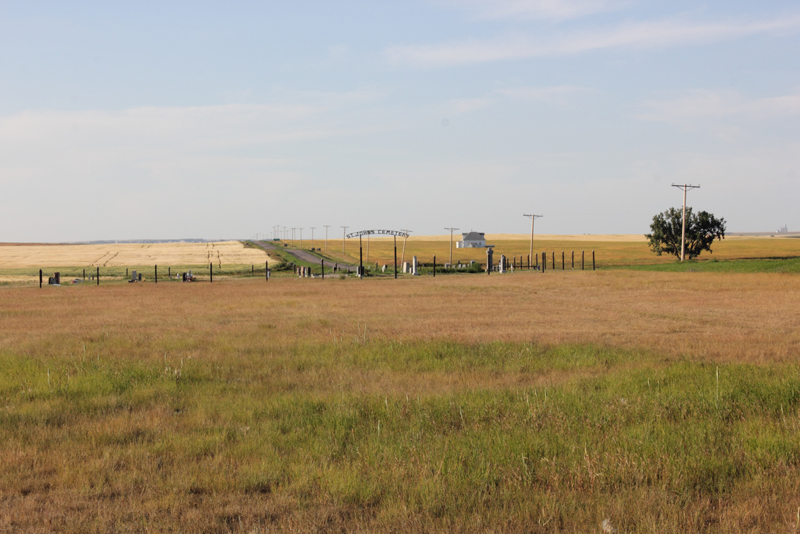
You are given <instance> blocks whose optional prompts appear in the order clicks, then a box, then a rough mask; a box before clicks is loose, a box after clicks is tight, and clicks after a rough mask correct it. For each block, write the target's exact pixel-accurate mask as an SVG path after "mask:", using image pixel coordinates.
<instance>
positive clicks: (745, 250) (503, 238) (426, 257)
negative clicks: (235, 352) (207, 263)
mask: <svg viewBox="0 0 800 534" xmlns="http://www.w3.org/2000/svg"><path fill="white" fill-rule="evenodd" d="M459 237H460V236H459ZM459 237H456V238H454V239H455V240H458V238H459ZM486 239H487V241H486V242H487V244H490V245H495V248H494V254H495V256H494V257H495V261H496V260H497V259H498V258H499V257H500V255H501V254H505V255H506V256H508V257H509V258H516V261H517V262H519V259H520V256H522V257H523V258H525V259H524V261H527V255H528V253H529V251H530V235H528V236H526V235H514V234H488V235H487V236H486ZM303 245H304V247H307V248H310V247H320V246H323V247H324V241H320V240H315V241H314V242H311V241H304V242H303ZM345 246H346V255H342V240H341V239H339V240H333V239H331V240H329V241H328V250H329V252H330V253H331V256H333V257H337V258H339V259H341V260H347V261H350V262H353V261H356V262H357V261H358V239H349V240H347V242H346V243H345ZM363 249H364V250H363V253H364V261H365V262H371V263H375V262H378V263H380V264H391V263H392V261H393V254H394V249H393V241H392V239H391V238H386V237H378V238H370V243H369V255H368V254H367V240H366V238H364V239H363ZM402 250H403V240H402V239H400V238H398V240H397V258H398V260H397V261H398V262H399V261H400V256H401V253H402ZM581 250H583V251H585V253H586V258H587V261H589V262H590V263H591V252H592V250H594V251H595V253H596V258H597V265H598V267H599V268H607V267H619V266H630V265H659V264H667V263H674V262H675V258H674V257H670V256H666V255H664V256H661V257H659V256H656V255H655V254H653V253H652V252H651V251H650V249H649V248H648V246H647V241H646V240H645V238H644V236H643V235H608V236H603V235H571V236H556V235H541V236H540V235H537V236H535V239H534V245H533V252H534V254H538V255H541V253H542V252H544V251H546V252H547V254H548V263H549V262H550V259H549V257H550V255H551V254H552V252H555V253H556V257H557V260H558V264H559V266H560V262H561V251H564V252H565V253H566V261H567V265H568V267H569V265H570V258H571V256H570V254H571V252H572V251H574V252H575V259H576V262H580V254H581ZM712 250H713V254H709V253H707V252H705V253H703V255H702V256H701V259H700V261H709V260H711V259H719V260H723V259H744V258H774V257H782V258H787V257H800V239H793V238H777V237H776V238H770V237H738V236H734V237H729V238H726V239H724V240H723V241H716V242H715V243H714V244H713V245H712ZM434 255H435V256H436V261H437V263H438V264H440V265H441V264H444V263H446V262H448V261H449V258H450V236H449V235H448V236H413V235H412V236H411V237H410V238H409V239H408V242H407V244H406V252H405V260H406V261H410V260H411V257H412V256H417V257H418V258H419V261H421V262H425V263H430V262H431V261H432V259H433V256H434ZM470 260H475V261H479V262H485V261H486V250H485V249H457V248H455V243H454V244H453V261H454V262H459V261H461V262H469V261H470ZM576 265H577V264H576Z"/></svg>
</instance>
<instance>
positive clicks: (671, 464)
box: [0, 334, 800, 532]
mask: <svg viewBox="0 0 800 534" xmlns="http://www.w3.org/2000/svg"><path fill="white" fill-rule="evenodd" d="M97 349H99V346H98V347H95V346H93V347H90V350H89V355H83V354H79V355H72V354H71V355H69V357H53V356H47V357H37V356H31V355H26V354H13V353H9V352H4V353H1V354H0V371H2V372H0V405H1V406H2V407H3V409H2V410H0V449H1V450H5V451H13V454H14V455H15V458H16V459H17V460H16V461H15V462H3V464H2V465H3V467H2V469H0V481H2V486H3V487H4V488H6V489H5V490H4V491H6V492H12V493H13V492H15V491H20V492H25V491H29V489H30V487H32V486H31V484H32V482H31V476H33V474H35V472H36V470H34V471H31V470H30V467H26V466H31V465H44V466H45V467H46V468H47V469H44V471H41V472H40V473H39V476H43V477H45V478H47V479H48V482H47V484H48V488H55V489H57V490H58V491H59V492H66V493H69V494H74V495H76V496H87V495H89V496H92V495H95V496H98V495H103V494H104V493H103V492H106V491H110V489H109V488H113V491H114V492H116V493H117V494H119V495H120V496H121V497H123V498H124V499H130V500H131V502H133V503H136V502H139V501H137V499H138V496H141V495H143V494H144V495H149V496H150V498H153V499H155V498H158V499H162V500H163V499H168V500H169V499H175V500H176V501H180V500H181V499H186V498H187V497H186V496H189V497H191V499H203V498H206V497H207V498H209V499H210V498H212V496H214V495H220V494H229V495H236V494H240V495H242V496H243V498H245V497H247V498H255V497H253V496H256V497H258V498H267V497H266V496H268V498H269V499H278V500H280V502H282V503H284V508H283V510H284V512H283V513H284V514H285V516H283V517H284V519H285V520H286V521H287V523H285V525H284V526H287V525H289V524H291V521H290V518H291V517H292V514H297V513H300V512H301V511H302V510H308V509H309V508H311V509H314V508H317V507H326V506H332V507H335V508H337V509H340V510H350V511H351V513H352V514H353V515H352V516H351V517H350V520H349V521H355V522H351V523H347V521H345V523H347V524H349V525H350V526H351V527H352V526H354V525H356V524H369V525H371V526H372V527H373V528H379V529H390V528H395V527H398V526H402V525H404V524H408V523H406V522H407V521H409V520H410V518H411V519H413V518H416V519H415V520H416V521H420V522H422V523H423V524H426V525H429V527H430V528H432V529H434V530H437V529H439V530H447V529H449V528H451V527H454V526H458V525H461V527H460V528H466V529H468V530H469V529H473V530H480V528H479V527H480V526H481V525H483V527H486V528H489V529H490V530H491V529H493V528H499V529H500V530H503V528H502V527H503V525H505V527H508V528H511V526H513V525H514V524H517V526H519V527H521V526H523V525H526V524H529V523H528V522H529V521H539V522H545V521H550V522H552V523H548V524H552V525H558V526H559V529H558V530H564V531H579V530H580V531H588V530H596V527H597V525H598V524H599V522H600V521H601V520H602V519H604V518H609V517H610V518H611V520H612V522H613V524H614V525H615V526H617V528H619V529H620V530H621V531H642V530H648V529H647V528H646V525H648V524H649V522H650V521H654V520H656V519H657V518H659V517H661V518H671V517H679V516H681V513H682V512H681V511H682V510H684V509H685V508H686V507H687V506H691V505H693V504H696V503H699V502H707V501H709V500H713V501H715V502H727V503H731V502H733V501H735V500H736V499H737V498H742V497H741V496H742V495H744V496H745V497H744V498H745V499H746V498H754V496H759V495H760V496H762V497H764V498H769V499H774V498H783V497H787V498H788V497H789V496H790V495H789V492H791V491H794V489H795V486H796V485H795V484H793V483H791V480H792V479H796V478H797V474H798V472H797V467H798V464H800V432H798V430H800V412H799V411H798V410H799V409H800V366H798V365H795V364H782V365H765V366H753V365H735V364H729V365H722V366H716V365H712V364H708V363H702V362H688V361H677V362H675V361H672V362H670V361H666V360H662V359H660V358H658V357H657V356H654V355H648V354H642V353H634V352H624V351H615V350H611V349H605V348H601V347H594V346H554V347H546V346H539V345H534V344H518V343H488V344H474V345H464V344H456V343H446V342H433V343H425V342H418V343H394V342H385V341H370V340H369V339H368V336H367V335H366V334H365V335H364V336H363V337H361V338H359V337H358V336H354V337H353V338H342V339H338V340H336V341H334V342H332V343H328V344H325V345H302V344H298V345H295V346H290V347H274V348H272V349H262V350H261V351H260V352H259V353H257V354H256V353H253V354H238V355H235V356H231V357H226V358H223V360H219V359H217V360H214V361H204V360H202V359H192V360H188V361H187V360H180V361H173V360H170V359H169V358H168V357H166V356H165V357H163V358H151V359H145V360H143V361H136V360H127V361H114V360H107V359H106V358H103V357H102V356H100V355H98V356H96V357H94V358H93V357H91V355H92V354H93V353H94V352H95V351H96V350H97ZM375 384H379V385H377V386H376V385H375ZM440 386H441V387H440ZM44 452H46V454H47V457H46V458H45V459H40V460H38V461H39V464H36V460H35V459H36V458H41V456H40V455H41V454H43V453H44ZM30 461H34V464H31V463H30ZM42 473H46V474H42ZM143 473H144V474H147V473H150V474H151V475H148V476H143ZM792 477H794V478H792ZM26 488H28V489H26ZM170 496H172V497H170ZM204 496H205V497H204ZM791 497H792V498H794V493H792V494H791ZM638 500H644V501H646V502H647V506H635V503H636V502H637V501H638ZM286 503H288V504H286ZM626 503H627V504H626ZM132 506H135V505H132ZM142 506H144V504H142ZM148 517H150V521H151V523H150V524H151V526H155V525H158V524H159V521H167V522H169V519H168V518H167V517H166V516H159V515H158V514H151V515H150V516H148ZM171 517H173V518H174V517H177V516H171ZM276 521H277V522H278V524H281V523H280V522H281V518H280V517H278V518H277V519H276ZM515 521H518V523H515ZM162 526H163V524H162ZM544 530H549V529H544ZM659 530H660V531H676V532H677V531H681V530H682V529H681V528H677V526H676V528H665V529H659Z"/></svg>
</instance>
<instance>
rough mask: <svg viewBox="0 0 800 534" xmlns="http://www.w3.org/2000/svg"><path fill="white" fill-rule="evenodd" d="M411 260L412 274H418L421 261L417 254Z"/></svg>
mask: <svg viewBox="0 0 800 534" xmlns="http://www.w3.org/2000/svg"><path fill="white" fill-rule="evenodd" d="M411 260H412V261H411V274H412V275H414V276H418V275H419V261H417V257H416V256H414V257H413V258H412V259H411Z"/></svg>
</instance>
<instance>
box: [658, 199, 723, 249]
mask: <svg viewBox="0 0 800 534" xmlns="http://www.w3.org/2000/svg"><path fill="white" fill-rule="evenodd" d="M681 219H682V216H681V209H680V208H670V209H668V210H667V211H665V212H664V213H659V214H658V215H656V216H654V217H653V224H651V225H650V231H651V232H652V233H651V234H645V237H646V238H647V240H648V241H649V242H650V249H651V250H652V251H653V252H655V253H656V254H657V255H659V256H661V254H662V253H664V252H666V253H667V254H674V255H675V256H677V257H678V259H680V257H681V222H682V221H681ZM714 239H719V240H722V239H725V219H723V218H719V219H717V218H716V217H714V215H712V214H711V213H708V212H707V211H701V212H699V213H698V214H697V215H695V214H694V213H693V212H692V208H686V257H688V258H689V259H691V258H696V257H697V256H699V255H700V253H701V252H702V251H704V250H707V251H709V252H711V253H713V251H712V250H711V244H712V243H713V242H714Z"/></svg>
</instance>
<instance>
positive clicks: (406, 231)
mask: <svg viewBox="0 0 800 534" xmlns="http://www.w3.org/2000/svg"><path fill="white" fill-rule="evenodd" d="M400 231H401V232H403V233H404V234H406V235H404V236H403V255H402V256H400V265H403V262H404V261H405V259H406V241H408V234H410V233H411V230H404V229H403V228H401V229H400Z"/></svg>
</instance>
